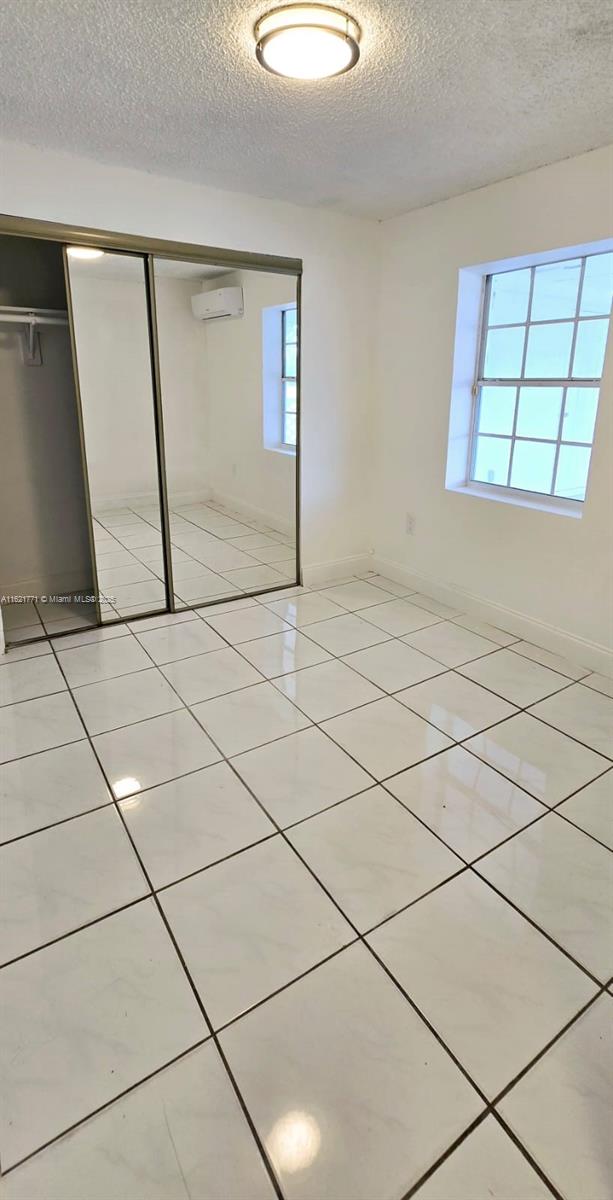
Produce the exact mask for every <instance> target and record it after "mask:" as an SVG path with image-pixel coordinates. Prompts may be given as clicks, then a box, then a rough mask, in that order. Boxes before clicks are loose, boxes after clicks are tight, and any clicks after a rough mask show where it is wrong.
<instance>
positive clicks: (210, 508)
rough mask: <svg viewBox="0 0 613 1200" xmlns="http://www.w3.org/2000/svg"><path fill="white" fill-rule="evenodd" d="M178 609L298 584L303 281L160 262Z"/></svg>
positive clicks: (160, 334)
mask: <svg viewBox="0 0 613 1200" xmlns="http://www.w3.org/2000/svg"><path fill="white" fill-rule="evenodd" d="M150 271H151V272H152V275H153V281H154V295H155V313H156V328H157V349H158V361H159V379H160V390H161V397H162V410H163V417H164V441H165V451H166V483H167V489H168V508H169V514H170V541H171V556H172V577H173V589H174V596H175V604H176V607H177V608H185V607H191V606H197V605H201V604H209V603H215V602H217V601H221V600H225V599H230V598H232V597H237V596H239V595H242V594H251V593H254V592H260V591H266V590H277V589H280V588H283V587H288V586H289V585H291V584H294V583H296V582H298V568H297V558H296V525H297V511H296V509H297V504H296V494H297V452H298V446H297V443H298V424H299V422H298V357H299V356H298V343H299V320H298V316H299V314H298V280H297V278H296V276H295V275H291V274H276V273H270V272H268V271H259V270H258V271H256V270H243V269H240V270H232V271H231V272H230V271H228V269H227V267H225V268H224V267H222V266H218V265H212V264H211V265H207V264H205V263H202V262H189V261H179V260H177V259H165V258H158V257H155V258H153V259H152V260H151V267H150Z"/></svg>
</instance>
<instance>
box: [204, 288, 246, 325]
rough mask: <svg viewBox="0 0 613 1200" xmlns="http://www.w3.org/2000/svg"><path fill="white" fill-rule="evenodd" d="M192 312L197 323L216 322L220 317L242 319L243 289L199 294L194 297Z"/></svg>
mask: <svg viewBox="0 0 613 1200" xmlns="http://www.w3.org/2000/svg"><path fill="white" fill-rule="evenodd" d="M192 312H193V314H194V316H195V318H196V320H197V321H214V320H216V319H217V318H218V317H242V315H243V289H242V287H225V288H217V290H216V291H214V292H198V293H197V294H196V295H195V296H192Z"/></svg>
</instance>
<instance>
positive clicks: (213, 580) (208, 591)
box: [175, 567, 236, 604]
mask: <svg viewBox="0 0 613 1200" xmlns="http://www.w3.org/2000/svg"><path fill="white" fill-rule="evenodd" d="M175 591H176V593H177V597H178V599H179V600H180V601H181V602H182V603H183V604H204V603H206V601H207V600H209V599H211V598H212V597H214V596H228V595H231V593H232V592H233V591H236V588H235V587H234V585H232V584H230V583H228V581H227V579H223V578H222V576H221V575H217V574H216V573H215V572H214V571H207V570H206V569H205V567H203V568H202V573H201V574H200V575H193V576H192V578H191V579H182V580H181V581H180V582H179V583H178V584H177V586H176V588H175Z"/></svg>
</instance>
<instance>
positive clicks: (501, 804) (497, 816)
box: [385, 746, 546, 862]
mask: <svg viewBox="0 0 613 1200" xmlns="http://www.w3.org/2000/svg"><path fill="white" fill-rule="evenodd" d="M385 786H386V787H387V788H388V789H389V791H390V792H391V793H392V794H393V795H394V796H397V798H398V799H399V800H401V801H402V803H403V804H405V805H406V807H407V808H408V809H409V810H410V811H411V812H412V813H414V814H415V816H416V817H419V819H420V820H421V821H424V822H425V824H426V825H428V826H429V827H430V829H432V830H433V832H434V833H436V834H438V836H439V837H440V838H442V840H443V841H444V842H445V843H446V845H447V846H450V847H451V849H452V850H455V852H456V854H459V855H460V856H461V857H462V858H464V859H465V860H466V861H467V862H471V861H472V860H473V859H475V858H478V857H479V855H481V854H485V853H486V852H487V851H488V850H492V849H493V848H494V846H497V845H498V843H499V842H502V841H504V840H505V839H506V838H508V837H510V836H511V835H512V834H514V833H517V831H518V830H519V829H522V828H523V826H524V825H527V824H528V823H529V822H530V821H534V820H535V819H536V818H537V817H540V816H542V814H543V813H544V812H545V811H546V810H545V809H544V808H543V806H542V805H541V804H539V803H538V801H537V800H534V799H533V798H532V796H528V794H527V793H526V792H523V791H522V790H521V788H518V787H516V786H515V784H513V783H511V782H510V780H508V779H503V778H502V776H501V775H498V774H497V772H496V771H492V770H491V769H490V767H487V766H485V764H484V763H482V762H479V759H477V758H474V756H473V755H472V754H468V753H467V751H466V750H463V749H462V747H461V746H454V747H453V748H452V749H451V750H445V752H444V754H437V755H436V757H435V758H430V759H428V761H427V762H424V763H419V764H418V766H416V767H410V768H409V770H408V771H403V772H402V773H401V774H400V775H395V776H394V778H393V779H390V780H388V782H387V783H386V785H385Z"/></svg>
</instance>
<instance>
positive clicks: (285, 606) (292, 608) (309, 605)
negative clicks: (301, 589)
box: [264, 592, 345, 629]
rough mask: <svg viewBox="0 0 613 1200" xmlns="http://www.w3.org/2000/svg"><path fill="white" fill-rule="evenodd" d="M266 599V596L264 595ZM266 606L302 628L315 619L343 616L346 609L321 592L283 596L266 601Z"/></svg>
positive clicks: (324, 619)
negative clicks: (279, 598)
mask: <svg viewBox="0 0 613 1200" xmlns="http://www.w3.org/2000/svg"><path fill="white" fill-rule="evenodd" d="M264 599H266V598H265V597H264ZM266 607H267V608H269V609H270V611H271V612H274V613H276V615H277V616H278V617H281V618H282V619H283V620H284V621H288V622H289V624H290V625H295V626H296V628H297V629H302V628H303V627H304V626H305V625H312V624H313V622H314V621H327V620H328V618H329V617H341V616H342V615H343V613H344V611H345V610H344V609H343V608H341V607H339V605H338V604H334V603H333V602H332V600H328V598H327V597H326V596H323V595H321V593H319V592H311V593H303V594H301V595H299V596H290V597H287V598H286V597H283V598H282V599H281V600H274V601H273V602H272V603H268V601H266Z"/></svg>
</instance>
